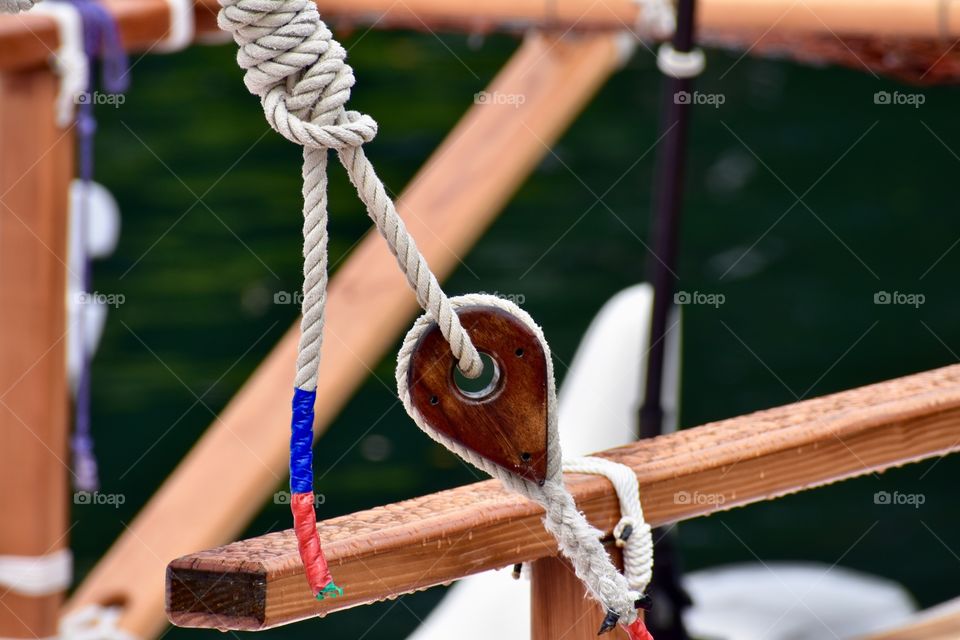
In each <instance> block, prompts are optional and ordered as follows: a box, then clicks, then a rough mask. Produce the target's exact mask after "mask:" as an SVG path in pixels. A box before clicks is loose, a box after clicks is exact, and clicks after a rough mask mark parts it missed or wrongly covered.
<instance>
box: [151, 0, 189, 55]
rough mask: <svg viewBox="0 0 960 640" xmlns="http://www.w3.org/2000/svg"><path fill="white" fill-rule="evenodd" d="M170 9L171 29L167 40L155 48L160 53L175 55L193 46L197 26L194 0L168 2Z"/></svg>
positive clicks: (169, 0) (171, 0)
mask: <svg viewBox="0 0 960 640" xmlns="http://www.w3.org/2000/svg"><path fill="white" fill-rule="evenodd" d="M166 1H167V6H169V7H170V29H169V30H168V31H167V37H166V39H164V40H162V41H160V42H158V43H157V45H156V46H155V47H154V48H153V50H154V51H158V52H160V53H175V52H177V51H182V50H183V49H186V48H187V47H189V46H190V45H191V44H193V38H194V36H195V35H196V24H195V17H194V13H193V0H166Z"/></svg>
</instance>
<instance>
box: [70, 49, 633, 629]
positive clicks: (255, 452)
mask: <svg viewBox="0 0 960 640" xmlns="http://www.w3.org/2000/svg"><path fill="white" fill-rule="evenodd" d="M621 55H622V51H621V49H620V47H619V44H618V41H617V39H616V38H615V37H613V36H608V35H604V34H596V35H592V36H589V37H583V38H571V39H566V40H557V39H556V38H552V37H538V36H535V37H531V38H529V39H528V40H527V41H525V42H524V44H523V45H522V46H521V47H520V49H519V50H518V51H517V53H516V54H514V56H513V57H512V58H511V60H510V61H509V62H508V63H507V65H506V66H505V67H504V69H503V70H502V71H501V72H500V74H498V76H497V77H496V79H494V81H493V83H492V84H491V85H490V86H489V87H488V88H487V90H488V91H490V92H491V93H499V94H502V95H523V96H524V98H525V100H524V101H523V104H521V105H519V106H517V105H514V104H507V103H502V104H479V105H475V106H474V107H472V108H471V109H470V110H469V111H468V112H467V114H466V115H465V116H464V118H463V119H462V120H461V121H460V123H459V124H458V125H457V126H456V128H454V129H453V131H452V132H451V133H450V135H449V136H448V138H447V140H446V141H445V142H444V143H443V144H442V145H441V146H440V148H439V149H438V150H437V151H436V152H435V153H434V154H433V156H431V158H430V160H429V161H428V162H427V164H426V165H425V166H424V168H423V169H422V170H421V171H420V172H419V173H418V174H417V175H416V176H415V177H414V179H413V180H412V182H411V184H410V186H409V187H408V188H407V190H406V191H404V193H403V195H402V196H401V198H400V199H399V200H398V202H397V206H398V209H399V211H400V214H401V215H402V216H403V217H404V219H405V221H406V223H407V226H408V228H409V229H410V231H411V233H413V235H414V236H415V237H416V238H417V244H418V246H419V247H420V249H421V251H423V253H424V255H425V256H427V258H428V260H429V261H430V264H431V266H432V267H433V269H434V271H435V272H436V273H437V275H438V277H440V278H441V279H442V278H443V277H444V276H446V275H447V274H449V273H450V272H451V271H453V269H454V268H455V267H456V266H457V264H458V260H459V256H463V255H465V254H466V253H467V251H468V250H469V248H470V247H471V246H472V245H473V243H474V242H475V241H476V240H477V239H478V238H479V237H480V236H481V235H482V234H483V231H484V229H486V226H487V225H488V224H489V223H490V221H491V220H493V218H494V217H495V216H496V214H497V213H498V212H499V211H500V210H501V209H502V208H503V206H504V204H505V203H506V202H507V200H508V199H509V198H510V196H511V195H512V194H513V192H514V191H515V190H516V188H517V187H518V186H519V185H520V184H521V183H522V182H523V180H524V179H525V178H526V176H527V175H529V173H530V171H531V170H532V169H533V168H534V167H535V166H536V165H537V163H538V162H539V161H540V160H541V158H542V157H543V156H544V155H545V154H546V153H547V151H548V149H549V146H548V145H550V144H552V143H553V142H554V141H555V140H556V139H557V137H558V136H559V135H560V134H561V133H562V132H563V131H564V130H565V129H566V127H567V125H568V124H569V123H570V121H571V120H573V118H574V117H575V116H576V114H577V113H579V111H580V110H581V109H582V108H583V106H584V105H585V104H587V103H588V102H589V100H590V99H591V97H592V96H593V95H594V94H595V93H596V91H597V89H598V88H599V87H600V86H602V85H603V83H604V82H605V81H606V79H607V77H608V76H609V75H610V74H611V73H612V72H613V70H614V69H616V68H617V66H618V65H619V63H620V61H621ZM374 146H375V145H374ZM415 309H416V302H415V299H414V296H413V294H412V293H411V292H410V290H409V288H408V287H407V285H406V283H405V281H404V278H403V276H402V275H401V273H400V270H399V269H398V268H397V265H396V261H395V259H394V257H393V256H392V255H391V254H390V252H389V251H388V249H387V247H386V244H385V243H384V242H383V240H382V239H381V238H380V237H379V236H378V235H377V234H376V233H375V232H372V234H370V235H368V236H367V237H366V238H365V239H364V240H363V242H361V244H360V245H359V246H358V247H357V248H356V249H355V250H354V251H353V252H352V253H351V254H350V256H349V258H348V259H347V261H346V262H345V263H344V265H343V266H342V267H341V268H340V269H339V270H338V271H337V273H336V274H335V275H334V277H333V278H332V280H331V283H330V289H329V296H328V301H327V312H326V314H327V319H326V328H325V334H326V339H325V340H324V344H323V360H322V364H321V367H320V369H321V372H320V378H319V381H318V387H317V396H318V398H320V400H319V401H318V402H317V407H316V422H315V424H314V429H315V431H316V433H317V435H318V436H319V435H320V434H322V433H323V432H324V431H325V430H326V428H327V426H328V425H329V424H330V422H331V421H332V420H333V418H334V417H335V416H336V414H337V413H338V412H339V410H340V408H341V407H342V406H343V404H344V403H345V402H346V401H347V400H348V399H349V398H350V397H351V395H352V394H353V392H354V391H355V389H356V388H357V386H358V385H359V384H360V383H361V382H362V381H363V380H365V379H367V377H368V375H369V373H370V370H371V369H372V368H373V367H375V366H376V363H377V362H378V361H379V360H380V359H381V358H382V357H383V355H384V354H385V353H386V352H387V350H388V349H389V348H390V346H391V345H392V344H393V343H394V341H395V340H396V339H397V337H398V336H399V335H400V333H401V332H402V331H404V330H405V329H406V328H408V327H409V322H410V318H411V316H412V315H413V314H414V311H415ZM298 335H299V326H298V325H295V326H294V327H293V328H291V330H290V331H289V332H288V333H287V334H286V336H284V338H283V339H282V340H281V342H280V343H279V344H278V345H277V347H276V348H275V349H274V350H273V351H272V352H271V354H270V355H269V356H268V357H267V359H266V360H265V361H264V362H263V364H262V365H260V367H259V368H258V369H257V371H256V372H255V373H254V375H253V376H252V377H251V379H250V380H249V381H248V382H247V384H246V385H245V386H244V387H243V389H241V391H240V392H239V393H238V394H237V396H236V397H235V398H234V399H233V400H232V401H231V402H230V404H229V405H228V406H227V408H226V410H225V411H224V412H223V414H222V416H221V417H220V418H218V419H217V420H216V421H215V422H214V423H213V425H211V427H210V429H209V430H208V431H207V433H206V434H205V435H204V437H203V438H202V439H201V440H200V442H198V443H197V445H196V446H195V447H194V449H193V450H192V451H191V452H190V454H189V455H188V456H187V457H186V458H185V459H184V460H183V461H182V462H181V463H180V465H179V466H178V467H177V469H176V470H175V471H174V473H173V474H171V476H170V477H169V478H167V480H166V481H165V482H164V484H163V486H162V487H161V489H160V490H159V491H158V492H157V494H156V495H155V496H154V497H153V498H152V499H151V500H150V502H149V503H148V505H147V506H146V507H145V508H144V509H143V510H142V511H141V512H140V514H138V515H137V518H136V519H135V520H134V521H133V523H132V524H131V525H130V526H129V527H128V528H127V530H126V531H125V532H124V534H123V535H122V536H121V537H120V539H119V540H118V541H117V542H116V544H115V545H114V546H113V547H112V548H111V549H110V552H109V553H108V554H107V555H106V556H105V557H104V558H103V559H102V560H101V561H100V563H99V564H98V565H97V567H96V568H95V569H94V571H93V572H92V573H91V574H90V575H89V576H88V578H87V580H86V581H85V582H84V583H83V584H82V585H81V586H80V588H79V589H78V590H77V592H76V594H75V595H74V596H73V598H71V600H70V602H69V603H68V609H74V608H78V607H81V606H83V605H86V604H103V603H107V602H123V603H124V609H123V616H122V618H121V619H120V626H121V627H122V628H123V629H124V630H125V631H127V632H129V633H131V634H133V635H135V636H136V637H140V638H144V637H149V636H153V635H156V634H158V633H159V632H160V631H161V630H162V628H163V625H164V623H165V618H164V615H163V573H164V569H165V567H166V562H167V561H168V560H169V559H170V558H172V557H175V556H178V555H182V554H184V553H188V552H190V551H193V550H195V549H200V548H204V547H209V546H213V545H217V544H222V543H224V542H226V541H228V540H231V539H235V538H236V536H238V535H240V532H241V531H242V530H243V527H245V526H246V524H247V523H248V522H249V521H250V519H252V518H253V516H254V515H255V514H256V513H257V512H258V511H259V509H260V507H261V505H262V504H263V503H264V502H265V501H266V500H267V499H268V498H269V496H270V495H271V494H272V493H273V492H274V491H276V489H277V488H278V486H279V485H280V484H281V482H282V481H283V480H284V479H285V478H286V477H287V456H288V446H289V433H288V429H287V428H286V427H284V424H285V423H286V424H289V420H290V416H289V411H290V400H289V397H290V394H291V389H292V384H293V382H292V377H291V376H292V375H293V371H294V363H295V361H296V344H297V337H298ZM214 485H216V486H219V487H223V488H224V489H223V490H222V491H220V492H219V493H218V496H217V499H216V500H213V501H210V500H202V499H199V498H198V494H197V487H206V486H214ZM181 523H189V526H188V527H183V528H181V529H180V530H178V531H177V535H171V533H170V532H171V527H174V528H176V527H179V526H180V525H181ZM131 574H135V575H137V576H139V577H138V579H137V580H131V579H130V576H131Z"/></svg>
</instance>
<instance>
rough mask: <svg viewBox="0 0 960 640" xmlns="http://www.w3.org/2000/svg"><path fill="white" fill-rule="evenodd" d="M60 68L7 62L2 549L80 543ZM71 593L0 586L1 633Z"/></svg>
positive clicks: (47, 628) (48, 630)
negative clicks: (74, 503) (72, 474)
mask: <svg viewBox="0 0 960 640" xmlns="http://www.w3.org/2000/svg"><path fill="white" fill-rule="evenodd" d="M58 89H59V82H58V79H57V77H56V76H54V75H53V74H52V73H50V72H48V71H44V70H40V71H33V72H28V73H16V74H0V149H2V151H0V555H21V556H38V555H46V554H49V553H52V552H54V551H58V550H60V549H64V548H66V547H67V546H68V545H69V542H70V541H69V539H68V537H67V529H68V526H67V516H68V513H69V504H68V492H69V478H68V475H69V473H68V472H69V464H70V462H69V460H70V458H69V454H68V453H67V432H68V429H69V426H68V425H69V422H68V421H69V412H68V405H69V393H70V392H69V389H68V386H67V365H66V345H67V340H66V338H67V335H66V331H67V319H66V305H65V304H64V301H65V299H66V277H67V266H66V265H67V229H68V227H69V225H68V224H67V220H68V216H67V196H68V193H69V187H70V181H71V179H72V178H73V152H74V136H73V130H72V128H71V129H68V130H61V129H59V128H58V127H57V126H56V124H55V116H54V110H53V103H54V100H55V99H56V96H57V92H58ZM62 600H63V594H60V593H56V594H52V595H48V596H41V597H31V596H26V595H22V594H19V593H17V592H16V590H12V589H7V588H0V638H37V637H41V638H44V637H48V636H51V635H53V634H54V633H56V630H57V611H58V609H59V607H60V603H61V602H62Z"/></svg>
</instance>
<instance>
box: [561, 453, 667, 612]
mask: <svg viewBox="0 0 960 640" xmlns="http://www.w3.org/2000/svg"><path fill="white" fill-rule="evenodd" d="M563 470H564V471H565V472H567V473H590V474H594V475H600V476H604V477H605V478H607V480H609V481H610V484H612V485H613V489H614V491H616V492H617V500H619V502H620V522H618V523H617V526H615V527H614V528H613V536H614V538H615V540H616V544H617V546H618V547H622V548H623V575H624V577H625V578H626V579H627V584H629V585H630V588H631V589H634V590H635V591H638V592H639V593H640V594H641V595H642V594H644V593H645V592H646V590H647V585H649V584H650V579H651V578H652V577H653V534H652V533H651V530H650V525H648V524H647V523H646V521H645V520H644V519H643V507H642V506H641V504H640V484H639V483H638V482H637V474H635V473H634V472H633V469H631V468H630V467H628V466H627V465H624V464H620V463H618V462H613V461H612V460H607V459H605V458H594V457H592V456H584V457H579V458H570V459H567V460H564V461H563Z"/></svg>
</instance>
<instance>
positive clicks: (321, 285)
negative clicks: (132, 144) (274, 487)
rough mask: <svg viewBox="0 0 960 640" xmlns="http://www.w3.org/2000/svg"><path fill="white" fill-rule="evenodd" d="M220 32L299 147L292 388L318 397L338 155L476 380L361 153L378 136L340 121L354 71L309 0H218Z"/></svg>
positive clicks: (358, 119) (475, 366)
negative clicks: (299, 293) (330, 163)
mask: <svg viewBox="0 0 960 640" xmlns="http://www.w3.org/2000/svg"><path fill="white" fill-rule="evenodd" d="M221 5H222V6H223V9H222V10H221V11H220V15H219V18H218V22H219V25H220V28H221V29H223V30H225V31H229V32H230V33H232V34H233V37H234V40H235V41H236V43H237V44H238V45H239V46H240V51H239V53H238V54H237V62H238V63H239V64H240V67H241V68H242V69H244V70H245V71H246V74H245V76H244V83H245V84H246V86H247V89H249V91H250V92H251V93H253V94H255V95H258V96H260V100H261V103H262V105H263V110H264V114H265V115H266V118H267V122H269V123H270V125H271V126H272V127H273V128H274V129H276V130H277V131H278V132H279V133H280V134H281V135H283V136H284V137H285V138H287V139H288V140H291V141H293V142H295V143H297V144H300V145H303V146H304V163H303V198H304V207H303V215H304V225H303V237H304V269H303V270H304V282H303V318H302V320H301V323H300V330H301V336H300V345H299V353H298V357H297V375H296V386H297V387H298V388H300V389H303V390H305V391H313V390H314V389H316V378H317V369H318V365H319V360H320V345H321V341H322V337H323V311H324V305H325V301H326V295H327V294H326V285H327V149H336V151H337V153H338V155H339V158H340V162H341V163H342V164H343V166H344V167H345V168H346V170H347V174H348V175H349V177H350V181H351V182H352V183H353V185H354V186H355V187H356V189H357V193H358V194H359V196H360V199H361V200H362V201H363V203H364V204H365V205H366V207H367V212H368V214H369V215H370V217H371V218H372V219H373V221H374V223H375V224H376V226H377V230H378V231H379V232H380V234H381V235H382V236H383V237H384V238H385V239H386V241H387V244H388V245H389V246H390V250H391V251H392V252H393V254H394V256H396V258H397V262H398V264H399V265H400V268H401V270H402V271H403V272H404V274H405V275H406V277H407V282H408V283H409V284H410V286H411V288H413V290H414V291H415V292H416V295H417V302H419V303H420V306H421V307H423V308H424V309H425V310H426V311H427V313H428V314H430V317H431V318H433V319H434V320H435V321H436V322H437V323H438V324H439V326H440V328H441V331H442V332H443V335H444V337H445V338H446V340H447V342H449V343H450V347H451V349H452V351H453V353H454V354H455V355H456V357H457V359H458V360H459V366H460V369H461V370H462V371H463V372H464V374H465V375H467V376H468V377H471V378H475V377H477V376H479V375H480V372H481V371H482V369H483V365H482V363H481V361H480V354H479V353H477V350H476V349H475V348H474V346H473V344H472V342H471V341H470V337H469V336H468V335H467V333H466V331H464V329H463V327H462V326H461V325H460V320H459V318H457V315H456V314H455V313H454V312H453V310H452V308H451V306H450V300H449V299H448V298H447V296H446V295H445V294H444V293H443V290H441V289H440V284H439V283H438V282H437V279H436V277H435V276H434V275H433V273H432V272H431V271H430V268H429V266H428V265H427V262H426V260H425V259H424V257H423V256H422V255H421V254H420V252H419V250H418V249H417V246H416V243H415V242H414V241H413V238H412V237H411V236H410V234H409V233H408V232H407V229H406V227H405V226H404V224H403V221H402V220H401V219H400V216H399V215H398V214H397V210H396V208H395V207H394V204H393V201H392V200H391V199H390V197H389V196H387V193H386V189H385V188H384V186H383V183H382V182H380V179H379V178H377V175H376V172H375V171H374V169H373V166H372V165H371V164H370V162H369V160H367V158H366V155H365V154H364V152H363V150H362V149H361V148H360V145H362V144H363V143H365V142H369V141H370V140H372V139H373V137H374V136H375V135H376V133H377V123H376V122H374V121H373V119H372V118H371V117H370V116H367V115H362V114H360V113H357V112H356V111H347V110H346V109H345V105H346V102H347V100H348V99H349V97H350V89H351V87H353V84H354V78H353V70H352V69H351V68H350V66H349V65H347V64H346V63H345V62H344V59H345V58H346V51H345V50H344V49H343V47H342V46H341V45H340V43H339V42H337V41H336V40H334V39H333V36H332V34H331V33H330V30H329V29H328V28H327V26H326V25H325V24H324V23H323V21H321V20H320V15H319V14H318V13H317V9H316V6H315V5H314V3H313V2H312V1H310V0H273V1H270V0H221Z"/></svg>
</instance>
